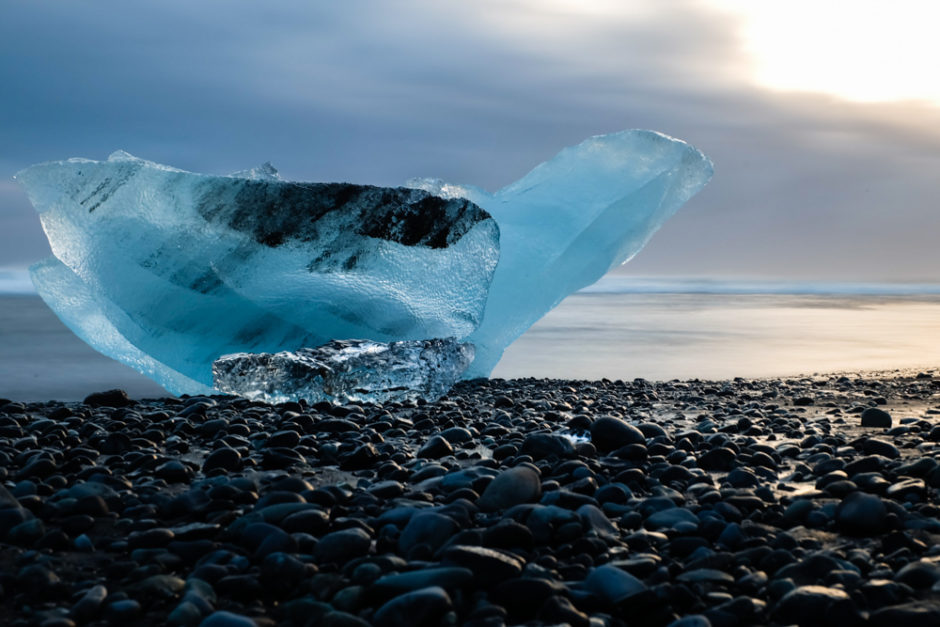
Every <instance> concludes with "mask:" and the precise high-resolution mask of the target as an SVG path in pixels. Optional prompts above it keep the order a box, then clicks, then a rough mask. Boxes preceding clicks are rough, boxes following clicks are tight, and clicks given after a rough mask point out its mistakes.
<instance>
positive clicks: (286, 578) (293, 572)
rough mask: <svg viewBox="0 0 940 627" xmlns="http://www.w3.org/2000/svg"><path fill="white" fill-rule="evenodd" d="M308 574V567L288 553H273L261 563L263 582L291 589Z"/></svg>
mask: <svg viewBox="0 0 940 627" xmlns="http://www.w3.org/2000/svg"><path fill="white" fill-rule="evenodd" d="M306 574H307V565H306V564H304V563H303V562H301V561H300V560H299V559H297V558H296V557H294V556H293V555H289V554H287V553H271V554H270V555H268V556H267V557H265V558H264V561H263V562H262V563H261V573H260V576H261V580H262V582H265V583H273V584H276V585H277V586H278V587H287V588H291V587H293V586H294V585H296V584H297V583H299V582H300V580H301V579H303V578H304V576H305V575H306Z"/></svg>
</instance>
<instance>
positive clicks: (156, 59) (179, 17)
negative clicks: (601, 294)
mask: <svg viewBox="0 0 940 627" xmlns="http://www.w3.org/2000/svg"><path fill="white" fill-rule="evenodd" d="M582 5H583V3H576V2H568V1H566V0H540V1H538V2H533V1H524V0H506V1H501V2H497V1H496V0H481V1H480V2H474V3H462V2H450V1H434V2H431V1H430V0H409V1H404V2H401V3H395V4H394V5H390V4H388V3H381V2H378V1H377V0H361V1H360V0H353V1H351V2H347V3H307V2H300V1H299V0H296V1H289V2H283V3H279V4H278V5H277V8H273V7H272V6H270V5H265V4H262V3H253V2H233V1H224V2H223V1H222V0H204V1H203V2H199V3H192V2H185V1H183V0H167V1H165V2H161V3H149V2H145V3H134V4H133V5H129V4H127V3H125V2H120V1H118V0H99V1H97V2H90V1H84V2H78V1H77V2H72V3H60V4H57V5H56V6H55V9H54V10H50V9H49V7H48V6H45V5H38V4H35V3H16V4H14V5H12V6H7V7H5V8H4V9H3V19H0V52H2V53H3V58H4V59H6V60H9V61H10V62H9V63H6V64H4V65H3V66H0V85H5V86H8V87H9V89H7V91H6V93H7V94H8V95H5V97H4V99H3V102H2V103H0V107H2V108H3V109H2V115H0V145H2V146H3V147H4V150H3V153H0V174H2V175H5V176H8V175H9V174H12V173H13V172H15V171H16V170H18V169H20V168H22V167H24V166H26V165H29V164H30V163H34V162H38V161H43V160H49V159H58V158H65V157H69V156H88V157H94V158H104V157H105V156H106V155H107V154H109V153H110V152H111V151H113V150H115V149H118V148H122V149H125V150H128V151H129V152H131V153H134V154H137V155H138V156H141V157H144V158H148V159H153V160H157V161H162V162H166V163H169V164H171V165H175V166H178V167H183V168H186V169H191V170H196V171H207V172H216V173H224V172H229V171H233V170H236V169H242V168H246V167H251V166H253V165H257V164H258V163H260V162H263V161H266V160H272V161H273V162H274V163H275V165H277V166H278V168H279V169H280V170H281V171H282V173H283V174H285V175H286V176H288V177H291V178H296V179H305V180H351V181H359V182H370V183H375V184H385V185H392V184H397V183H399V182H401V181H403V180H405V179H407V178H409V177H412V176H440V177H442V178H446V179H450V180H453V181H455V182H469V183H475V184H479V185H482V186H484V187H487V188H490V189H494V188H497V187H499V186H502V185H505V184H507V183H509V182H511V181H513V180H515V179H516V178H518V177H520V176H522V175H523V174H524V173H525V172H526V171H527V170H528V169H530V168H531V167H533V166H534V165H536V164H537V163H539V162H540V161H543V160H545V159H548V158H550V157H551V156H552V155H553V154H554V153H555V152H557V151H558V150H559V149H560V148H562V147H564V146H566V145H571V144H574V143H577V142H578V141H580V140H581V139H583V138H585V137H587V136H589V135H593V134H598V133H604V132H611V131H616V130H620V129H623V128H630V127H643V128H655V129H657V130H661V131H664V132H666V133H668V134H671V135H675V136H678V137H681V138H683V139H686V140H688V141H690V142H691V143H693V144H695V145H696V146H698V147H699V148H701V149H702V150H704V151H705V152H706V153H708V154H709V155H710V156H712V157H713V159H714V161H715V164H716V175H715V178H714V180H713V182H712V183H711V184H710V186H709V187H708V188H706V190H705V191H704V192H703V193H702V194H701V195H700V196H699V197H697V198H695V199H693V201H692V202H691V203H690V204H689V206H688V207H687V208H685V209H683V210H682V211H681V212H680V214H679V215H678V216H676V217H675V218H673V220H672V221H670V222H669V223H667V225H666V227H664V229H663V230H662V232H661V233H660V234H658V235H657V236H656V237H654V238H653V240H652V242H651V243H650V245H649V246H648V248H647V249H646V250H645V251H644V252H642V253H641V254H640V255H639V256H638V257H637V258H636V259H635V260H634V261H632V262H631V263H630V264H629V265H628V266H627V267H626V269H627V270H629V271H631V272H636V273H646V274H658V273H675V274H699V273H704V274H743V273H751V274H759V275H770V276H799V277H806V276H810V277H812V276H819V277H825V278H846V277H850V276H851V277H856V278H865V277H871V278H891V277H901V278H911V277H915V278H916V277H917V276H928V275H930V273H931V272H932V271H933V269H934V268H936V267H937V262H938V261H940V252H937V250H938V247H935V246H934V245H933V244H932V242H929V241H928V240H929V236H928V234H929V233H931V232H933V233H936V232H938V231H937V226H940V225H938V224H937V218H936V217H935V216H934V214H935V211H934V205H933V202H932V200H931V199H932V198H934V197H936V195H937V184H936V183H934V177H935V174H934V173H935V172H936V171H937V165H938V163H937V155H938V153H940V151H938V147H940V138H938V133H937V132H935V131H932V130H930V129H931V128H940V125H938V124H937V122H940V119H938V115H937V112H936V110H934V109H931V108H930V107H925V106H923V105H915V104H896V105H865V106H863V105H850V104H847V103H844V102H841V101H838V100H836V99H834V98H831V97H824V96H818V95H812V94H782V93H776V92H768V91H766V90H762V89H759V88H757V87H755V86H754V85H752V84H751V83H749V81H748V76H749V67H748V59H747V58H746V57H745V56H744V55H743V53H742V52H741V50H740V38H739V37H740V34H739V33H740V28H739V26H740V24H738V23H737V22H735V21H734V19H733V17H732V16H730V15H729V14H726V13H721V12H719V11H717V10H715V9H713V8H710V7H709V6H708V5H707V4H705V3H703V2H700V1H694V0H672V1H669V2H661V3H619V2H606V3H597V4H596V5H595V4H593V3H592V5H591V6H596V7H599V9H598V11H595V12H593V13H592V12H585V11H584V10H583V6H582ZM601 9H603V10H601ZM40 41H41V42H43V43H42V45H41V46H40V45H38V43H37V42H40ZM0 203H2V204H0V207H2V208H3V213H2V214H0V220H3V222H2V223H0V228H2V230H0V233H2V234H0V238H3V239H4V241H3V245H2V246H0V265H4V264H9V263H13V262H19V261H20V260H21V258H22V257H24V256H25V257H30V258H33V257H39V256H41V255H42V254H44V251H43V250H41V246H40V245H39V244H37V240H41V233H39V230H38V225H37V224H36V221H35V215H34V214H33V212H32V210H31V209H29V208H28V205H27V204H26V202H25V199H24V198H23V197H22V195H21V194H20V192H18V191H17V190H16V189H12V190H11V189H9V188H8V187H2V188H0ZM2 216H6V217H2ZM21 233H23V234H25V235H24V237H22V238H21V237H19V234H21ZM14 240H15V241H14ZM21 241H22V242H23V243H22V244H21V243H20V242H21ZM34 251H35V254H34ZM13 257H16V258H15V259H14V258H13ZM902 275H903V276H902Z"/></svg>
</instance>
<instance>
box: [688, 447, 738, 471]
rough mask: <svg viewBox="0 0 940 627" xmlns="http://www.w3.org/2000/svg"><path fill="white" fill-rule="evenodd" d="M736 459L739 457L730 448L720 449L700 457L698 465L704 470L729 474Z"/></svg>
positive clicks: (714, 449)
mask: <svg viewBox="0 0 940 627" xmlns="http://www.w3.org/2000/svg"><path fill="white" fill-rule="evenodd" d="M736 457H737V455H736V454H735V452H734V451H733V450H731V449H730V448H726V447H718V448H713V449H710V450H708V451H706V452H705V453H703V454H702V455H700V456H699V458H698V461H697V463H698V467H699V468H701V469H702V470H708V471H712V472H727V471H729V470H731V469H732V468H733V467H734V460H735V458H736Z"/></svg>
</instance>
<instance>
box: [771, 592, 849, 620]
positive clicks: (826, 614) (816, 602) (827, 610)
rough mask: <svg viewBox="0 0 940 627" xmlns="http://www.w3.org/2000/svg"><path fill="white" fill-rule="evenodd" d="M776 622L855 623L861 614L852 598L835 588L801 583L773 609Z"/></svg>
mask: <svg viewBox="0 0 940 627" xmlns="http://www.w3.org/2000/svg"><path fill="white" fill-rule="evenodd" d="M773 617H774V620H776V621H777V622H780V623H783V624H788V623H794V624H797V625H800V626H801V627H802V626H803V625H806V626H807V627H817V626H819V627H827V626H829V625H858V624H860V623H861V622H862V617H861V614H860V612H859V610H858V607H857V606H856V605H855V602H854V601H853V600H852V598H851V597H850V596H849V595H848V594H847V593H846V592H845V590H840V589H838V588H827V587H824V586H801V587H799V588H796V589H794V590H791V591H790V592H788V593H787V594H786V595H784V597H783V598H782V599H780V601H779V602H778V603H777V605H776V606H775V607H774V609H773Z"/></svg>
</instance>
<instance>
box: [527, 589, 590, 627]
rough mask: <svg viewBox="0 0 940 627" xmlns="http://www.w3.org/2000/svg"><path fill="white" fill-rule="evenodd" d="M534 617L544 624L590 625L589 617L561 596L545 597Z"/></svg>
mask: <svg viewBox="0 0 940 627" xmlns="http://www.w3.org/2000/svg"><path fill="white" fill-rule="evenodd" d="M536 617H537V618H538V619H539V620H540V621H542V622H543V623H544V624H550V625H569V626H570V627H590V625H591V619H590V618H589V617H588V615H587V614H585V613H584V612H582V611H580V610H579V609H578V608H576V607H575V606H574V605H573V604H572V603H571V601H569V600H568V599H566V598H565V597H563V596H552V597H549V598H548V599H546V601H545V603H543V604H542V607H541V608H540V609H539V611H538V614H537V615H536Z"/></svg>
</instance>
